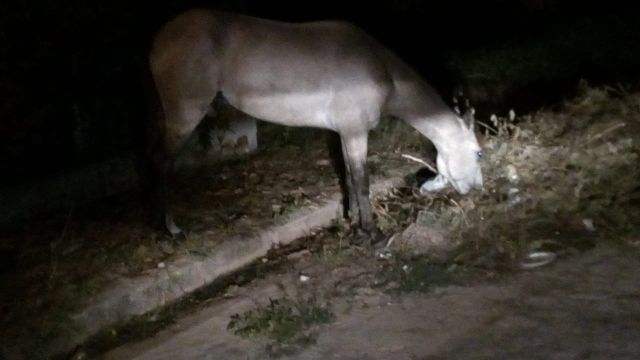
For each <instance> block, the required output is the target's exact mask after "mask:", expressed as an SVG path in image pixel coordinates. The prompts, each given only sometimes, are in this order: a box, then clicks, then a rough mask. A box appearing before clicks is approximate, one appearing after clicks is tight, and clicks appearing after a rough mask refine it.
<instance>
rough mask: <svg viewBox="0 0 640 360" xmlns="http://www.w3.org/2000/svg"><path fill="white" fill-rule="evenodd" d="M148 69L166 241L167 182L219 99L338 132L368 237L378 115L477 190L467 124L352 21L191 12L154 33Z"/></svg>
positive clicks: (355, 211)
mask: <svg viewBox="0 0 640 360" xmlns="http://www.w3.org/2000/svg"><path fill="white" fill-rule="evenodd" d="M149 66H150V69H151V74H152V76H153V81H154V84H155V89H156V90H157V95H158V96H159V100H160V110H161V111H162V117H161V118H160V119H157V121H156V123H155V146H154V148H153V149H152V153H153V155H152V156H153V157H154V164H155V166H154V167H155V171H156V174H155V175H154V176H155V178H156V179H157V180H156V181H157V182H158V184H157V189H156V200H157V206H158V207H159V210H161V213H162V214H163V215H162V218H163V221H164V226H165V227H166V229H167V230H168V231H169V232H171V234H173V235H177V234H179V233H180V229H179V228H178V227H177V226H176V225H175V224H174V222H173V220H172V217H171V214H170V212H169V209H168V200H167V181H166V178H167V175H168V173H169V172H170V171H171V168H172V163H173V159H174V158H175V156H176V154H177V152H178V150H179V149H180V148H181V146H182V145H183V144H184V143H185V140H186V139H187V138H188V137H189V136H190V135H191V133H192V132H193V131H194V129H195V128H196V126H197V125H198V123H200V121H201V120H202V119H203V117H204V116H205V114H207V112H208V111H209V110H210V105H211V103H212V101H213V99H214V98H215V97H216V95H217V94H218V93H221V94H222V95H223V96H224V97H225V98H226V100H227V101H228V102H229V103H230V104H231V105H233V106H234V107H235V108H237V109H239V110H241V111H243V112H245V113H247V114H249V115H251V116H253V117H255V118H258V119H261V120H265V121H269V122H272V123H276V124H281V125H287V126H308V127H316V128H322V129H329V130H333V131H335V132H337V133H338V134H339V136H340V140H341V144H342V155H343V157H344V163H345V170H346V171H345V176H346V179H345V184H346V189H347V195H348V204H349V207H348V211H349V214H350V217H351V221H352V223H354V224H355V225H358V226H359V228H360V229H361V230H363V231H364V232H365V233H369V234H371V233H372V232H374V231H376V226H375V223H374V220H373V211H372V208H371V203H370V199H369V179H368V175H367V166H366V161H367V134H368V132H369V130H371V129H373V128H374V127H375V126H376V125H377V124H378V122H379V119H380V117H381V116H382V115H392V116H394V117H396V118H399V119H402V120H404V121H405V122H406V123H408V124H409V125H411V126H412V127H413V128H415V129H416V130H418V131H419V132H420V133H422V134H423V135H424V136H426V137H427V138H429V139H430V140H431V142H432V143H433V144H434V145H435V147H436V150H437V152H438V155H437V167H438V172H439V173H440V175H441V176H442V177H444V178H445V179H446V180H447V181H448V182H449V183H450V184H451V185H452V186H453V187H454V188H455V189H456V190H457V191H458V192H459V193H461V194H465V193H467V192H469V191H470V190H471V189H472V188H480V187H482V173H481V171H480V166H479V164H478V158H479V157H480V147H479V145H478V141H477V139H476V137H475V134H474V131H473V124H469V125H467V124H466V123H465V122H464V121H463V120H462V119H460V118H459V117H458V116H457V115H456V114H455V113H454V112H453V111H451V109H450V108H449V107H448V106H447V105H446V104H445V103H444V101H443V100H442V99H441V97H440V96H438V95H437V94H436V92H435V91H434V90H433V89H432V88H431V87H430V86H429V85H428V84H427V83H425V82H424V81H423V80H422V79H421V78H420V76H419V75H418V74H417V73H416V72H415V71H414V70H412V69H411V68H410V67H409V66H407V65H406V64H405V63H404V62H403V61H402V60H400V59H399V58H398V57H397V56H395V55H394V54H393V53H392V52H391V51H389V50H387V49H386V48H384V47H383V46H382V45H381V44H380V43H379V42H377V41H376V40H375V39H373V38H372V37H370V36H369V35H367V34H366V33H365V32H364V31H362V30H361V29H359V28H357V27H355V26H353V25H351V24H348V23H344V22H335V21H323V22H310V23H300V24H292V23H283V22H276V21H271V20H265V19H259V18H254V17H249V16H244V15H236V14H230V13H225V12H219V11H213V10H190V11H188V12H185V13H183V14H181V15H179V16H178V17H176V18H175V19H173V20H171V21H170V22H168V23H167V24H166V25H165V26H164V27H163V28H162V29H161V30H160V31H159V32H158V33H157V34H156V36H155V39H154V43H153V47H152V50H151V53H150V56H149Z"/></svg>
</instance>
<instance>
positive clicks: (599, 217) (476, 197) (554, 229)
mask: <svg viewBox="0 0 640 360" xmlns="http://www.w3.org/2000/svg"><path fill="white" fill-rule="evenodd" d="M492 120H493V121H491V120H489V121H486V122H484V123H485V124H486V125H487V126H486V128H485V129H484V130H483V132H484V135H485V136H484V143H483V152H484V153H485V157H484V161H483V163H484V164H483V172H484V176H485V191H484V192H482V193H476V194H473V195H471V196H467V197H460V196H458V195H457V194H455V193H453V192H452V191H445V192H444V193H438V194H430V195H427V196H419V195H417V194H416V192H415V190H411V189H409V188H406V189H397V190H395V191H394V192H392V193H391V194H389V195H387V196H386V197H385V198H383V199H381V200H380V201H378V202H377V204H376V212H377V216H378V223H379V225H380V226H381V228H382V229H383V231H385V232H387V233H390V232H395V231H400V230H402V229H403V228H404V227H406V226H407V224H409V223H411V222H412V221H418V222H420V223H424V224H426V225H433V226H438V228H440V229H446V231H447V233H448V236H450V237H452V238H455V239H462V240H463V241H462V242H463V243H464V244H465V245H464V246H463V247H462V249H461V251H460V252H459V254H458V257H457V258H456V260H457V261H461V262H464V263H473V264H481V265H485V266H491V267H497V266H500V265H503V264H505V263H509V262H512V261H515V260H518V259H519V257H520V256H521V255H522V254H523V253H525V252H528V251H532V250H536V249H539V248H542V247H547V248H549V247H551V248H553V249H554V250H555V251H566V250H571V249H575V248H579V247H580V246H582V245H584V244H580V243H579V242H580V241H582V240H583V239H585V238H592V239H594V241H595V239H596V238H598V239H601V238H603V237H604V234H607V235H608V236H611V235H613V236H612V238H618V239H620V238H622V237H624V236H625V234H628V233H630V232H633V231H637V230H636V229H635V228H636V227H635V225H634V224H635V222H636V221H637V220H638V219H640V209H639V207H638V206H637V205H638V201H640V180H639V179H640V168H639V167H638V166H637V163H638V155H639V153H640V146H639V144H640V138H639V137H640V94H638V93H634V94H629V93H627V92H626V91H625V90H624V89H622V88H619V89H612V88H598V89H594V88H590V87H588V86H587V85H586V84H584V83H582V84H581V85H580V91H579V95H578V96H577V97H576V98H575V99H573V100H571V101H568V102H566V103H565V104H563V105H562V106H561V107H560V108H558V109H556V110H555V111H551V110H541V111H538V112H536V113H533V114H529V115H526V116H522V117H516V118H515V119H514V120H509V119H508V118H500V117H496V118H494V119H492ZM492 122H493V124H491V123H492ZM487 123H488V124H487ZM590 221H591V222H592V223H593V224H594V226H595V231H593V229H590V228H589V222H590ZM585 222H586V223H587V224H586V225H585ZM598 235H601V236H598ZM580 239H582V240H580Z"/></svg>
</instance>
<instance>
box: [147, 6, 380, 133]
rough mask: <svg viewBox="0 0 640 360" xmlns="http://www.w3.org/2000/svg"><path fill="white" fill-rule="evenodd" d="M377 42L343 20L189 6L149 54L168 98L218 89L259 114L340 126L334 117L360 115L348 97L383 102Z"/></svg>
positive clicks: (370, 105) (361, 102)
mask: <svg viewBox="0 0 640 360" xmlns="http://www.w3.org/2000/svg"><path fill="white" fill-rule="evenodd" d="M380 47H381V45H380V44H378V43H377V42H376V41H375V40H373V39H372V38H371V37H369V36H368V35H367V34H366V33H365V32H364V31H362V30H360V29H359V28H358V27H356V26H354V25H352V24H349V23H346V22H340V21H317V22H307V23H286V22H278V21H272V20H266V19H260V18H254V17H250V16H245V15H236V14H230V13H226V12H219V11H214V10H191V11H188V12H185V13H183V14H181V15H179V16H178V17H176V18H175V19H173V20H172V21H170V22H169V23H167V24H166V25H165V27H164V28H163V29H162V30H160V32H159V33H158V34H157V36H156V39H155V42H154V50H153V51H152V54H151V59H150V61H151V67H152V71H153V72H154V75H155V76H156V78H157V79H159V81H158V80H157V81H156V82H157V85H159V86H160V87H163V86H164V87H165V88H166V91H165V93H168V94H170V95H169V97H171V98H183V99H186V98H191V97H194V96H200V94H203V93H204V94H207V96H210V95H211V93H213V95H215V93H216V92H218V91H220V92H222V93H223V94H224V96H225V97H226V98H227V100H228V101H229V102H230V103H231V104H232V105H234V106H235V107H237V108H239V109H241V110H243V111H245V112H247V113H249V114H250V115H253V116H255V117H257V118H260V119H263V120H267V121H273V122H278V123H282V124H284V125H302V126H318V127H324V128H331V129H334V130H335V129H337V128H338V126H336V124H335V122H334V121H333V119H335V120H336V121H340V119H337V118H338V117H341V116H342V117H347V116H349V117H354V116H355V115H353V113H349V114H347V112H346V111H345V106H346V105H345V104H346V103H352V104H358V106H356V107H359V108H360V109H362V112H364V111H365V110H366V112H368V113H371V114H375V113H376V112H377V111H378V110H379V108H380V107H381V106H382V103H383V102H384V97H385V96H386V95H387V94H388V93H389V89H390V86H392V85H391V84H392V81H391V80H390V76H389V73H388V71H387V69H386V67H385V63H384V62H383V61H382V60H381V58H380V56H379V49H380ZM163 82H165V83H166V84H164V85H163ZM332 106H333V108H332ZM338 108H339V109H338ZM356 110H358V109H356ZM337 111H339V113H338V112H337ZM356 112H357V111H356Z"/></svg>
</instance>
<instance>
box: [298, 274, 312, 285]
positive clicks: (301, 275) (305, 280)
mask: <svg viewBox="0 0 640 360" xmlns="http://www.w3.org/2000/svg"><path fill="white" fill-rule="evenodd" d="M310 279H311V277H309V276H307V275H304V274H300V281H301V282H303V283H304V282H307V281H309V280H310Z"/></svg>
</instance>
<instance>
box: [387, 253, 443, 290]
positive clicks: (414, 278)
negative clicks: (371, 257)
mask: <svg viewBox="0 0 640 360" xmlns="http://www.w3.org/2000/svg"><path fill="white" fill-rule="evenodd" d="M379 278H382V279H386V283H387V284H390V286H389V290H390V291H391V292H397V293H411V292H428V291H430V290H432V289H433V287H436V286H444V285H448V284H451V283H452V281H453V276H452V274H451V272H450V271H449V270H448V268H447V266H446V265H442V264H434V263H432V262H429V261H428V260H427V259H425V258H414V259H410V260H406V261H402V260H399V261H396V262H393V263H392V264H390V266H388V267H385V268H383V269H382V270H381V272H380V274H379Z"/></svg>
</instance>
